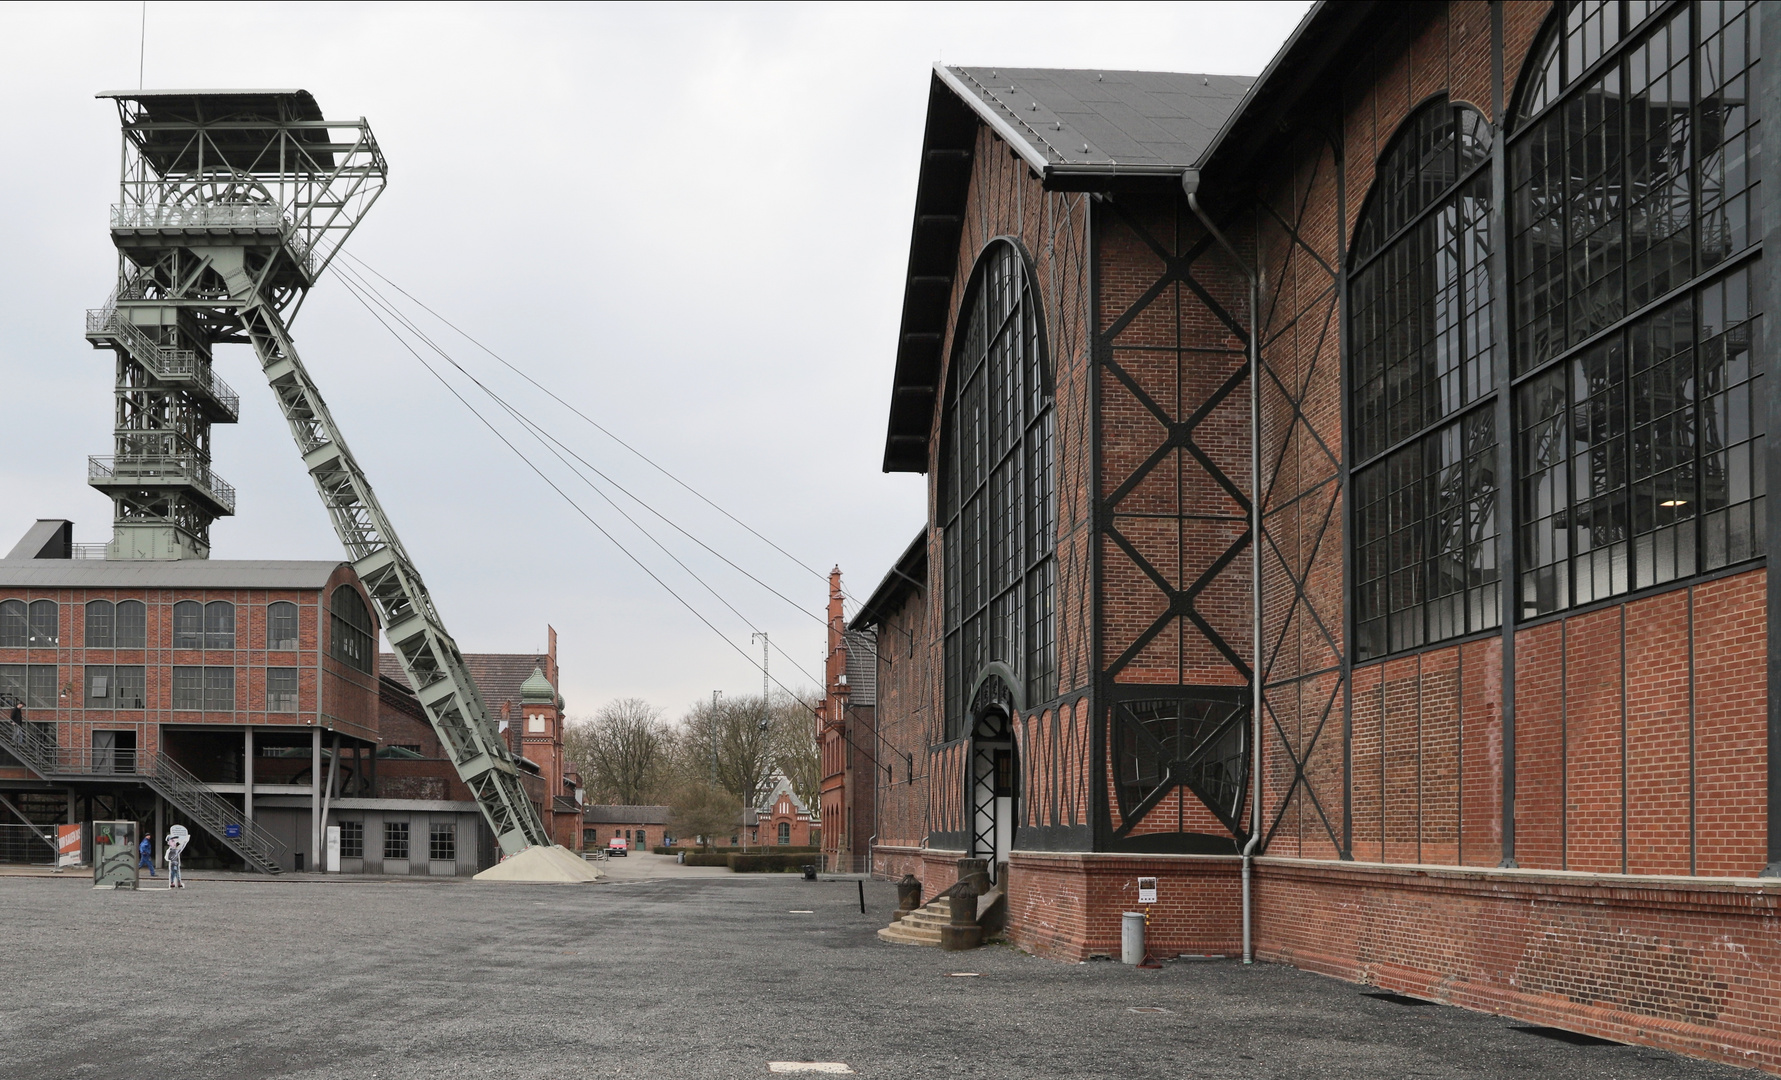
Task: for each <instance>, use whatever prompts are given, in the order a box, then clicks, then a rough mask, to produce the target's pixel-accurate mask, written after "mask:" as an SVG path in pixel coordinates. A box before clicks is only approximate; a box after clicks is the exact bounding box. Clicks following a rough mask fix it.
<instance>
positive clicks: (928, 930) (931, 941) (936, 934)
mask: <svg viewBox="0 0 1781 1080" xmlns="http://www.w3.org/2000/svg"><path fill="white" fill-rule="evenodd" d="M951 921H952V901H951V900H950V899H947V900H933V901H929V902H928V904H927V905H926V906H924V907H921V908H917V909H916V910H914V911H911V912H910V913H909V914H907V915H905V916H903V917H902V918H901V919H899V920H897V921H896V922H894V923H891V924H890V925H889V926H887V927H885V928H884V929H882V930H880V931H878V940H880V941H888V942H890V943H891V944H892V945H933V946H936V947H937V946H939V944H940V928H941V927H942V926H945V925H946V924H947V923H949V922H951Z"/></svg>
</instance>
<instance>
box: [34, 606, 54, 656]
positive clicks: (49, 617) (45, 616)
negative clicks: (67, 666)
mask: <svg viewBox="0 0 1781 1080" xmlns="http://www.w3.org/2000/svg"><path fill="white" fill-rule="evenodd" d="M60 622H61V608H60V607H59V606H58V605H57V604H56V602H55V601H54V600H33V601H31V642H30V645H31V648H33V649H41V648H46V647H48V646H51V645H55V644H57V643H59V642H60V641H61V632H60V631H61V626H60Z"/></svg>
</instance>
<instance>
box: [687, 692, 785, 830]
mask: <svg viewBox="0 0 1781 1080" xmlns="http://www.w3.org/2000/svg"><path fill="white" fill-rule="evenodd" d="M772 727H773V725H772V722H771V720H770V718H769V715H768V713H767V710H765V709H764V708H763V707H762V703H761V699H760V698H756V697H742V698H726V699H724V700H722V701H716V702H710V703H705V702H701V703H700V704H698V705H695V706H694V707H693V708H692V710H691V711H690V712H688V713H687V715H686V718H685V719H684V720H683V721H682V722H681V731H682V733H683V734H682V744H683V745H682V748H681V757H682V760H683V768H685V769H686V770H687V771H688V772H689V773H691V774H692V775H694V776H697V775H700V774H701V773H702V774H703V775H704V777H705V779H706V780H707V781H708V782H710V783H714V784H716V785H717V786H718V787H720V788H722V789H723V790H724V791H727V792H729V793H730V797H731V798H732V799H735V800H736V803H737V805H738V806H739V807H740V806H749V805H752V804H753V802H754V800H755V797H756V796H757V795H758V794H759V793H760V789H761V785H762V784H763V783H765V782H766V779H767V774H768V773H769V772H770V771H771V770H772V768H773V734H772Z"/></svg>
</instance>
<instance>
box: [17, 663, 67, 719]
mask: <svg viewBox="0 0 1781 1080" xmlns="http://www.w3.org/2000/svg"><path fill="white" fill-rule="evenodd" d="M25 678H26V680H27V683H28V685H27V686H26V690H25V703H26V704H27V705H28V706H30V707H31V708H33V709H53V708H55V707H56V706H57V705H58V704H59V699H60V697H61V692H60V689H59V688H58V686H57V684H56V665H54V664H32V665H30V667H29V668H28V669H27V671H26V675H25ZM70 704H72V703H70Z"/></svg>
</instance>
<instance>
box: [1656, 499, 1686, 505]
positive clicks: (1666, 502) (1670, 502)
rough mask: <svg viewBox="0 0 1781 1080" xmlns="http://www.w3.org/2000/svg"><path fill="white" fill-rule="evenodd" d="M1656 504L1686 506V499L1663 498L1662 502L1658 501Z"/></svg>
mask: <svg viewBox="0 0 1781 1080" xmlns="http://www.w3.org/2000/svg"><path fill="white" fill-rule="evenodd" d="M1657 505H1659V506H1687V505H1688V500H1687V499H1665V500H1664V501H1663V502H1660V503H1658V504H1657Z"/></svg>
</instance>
